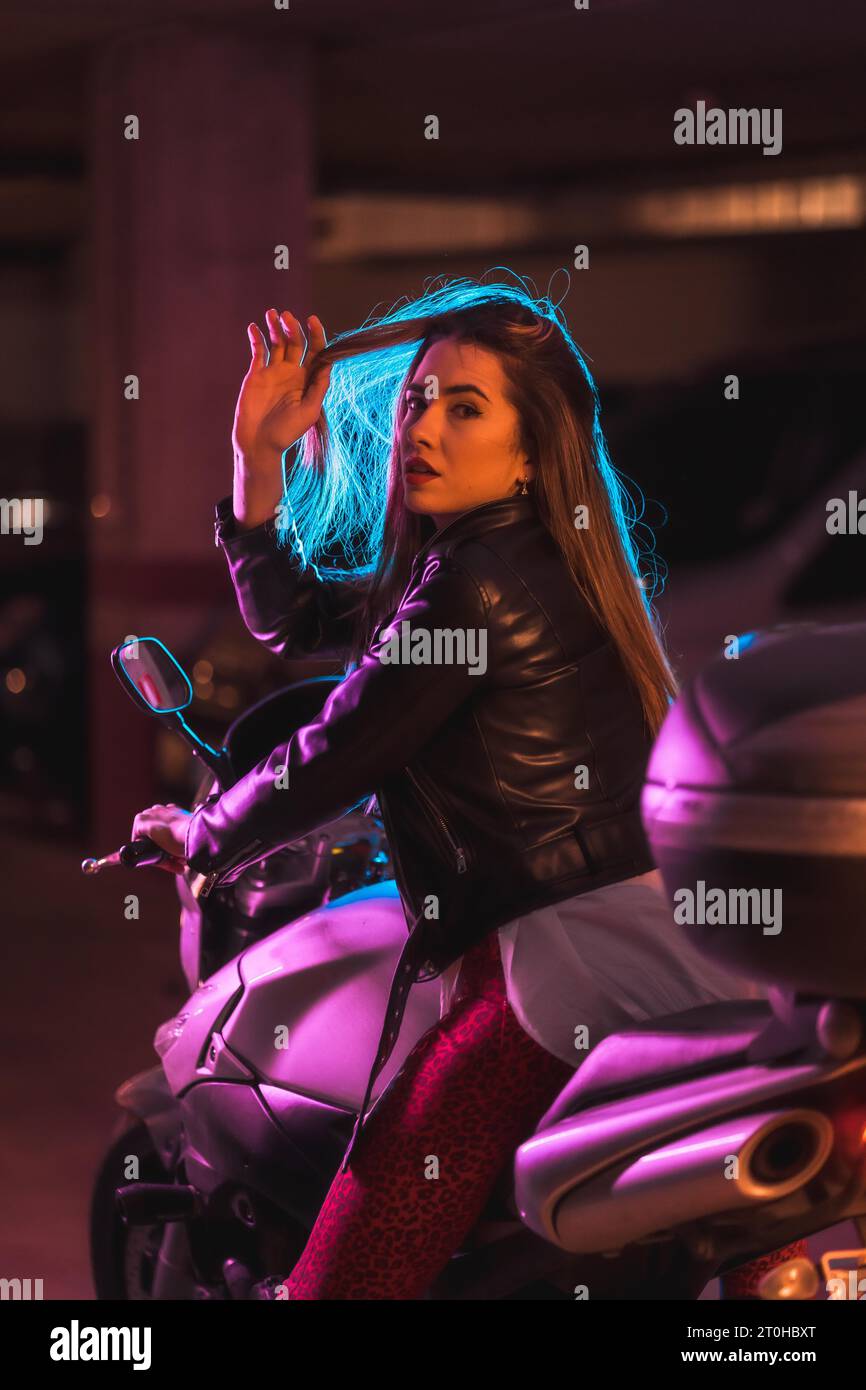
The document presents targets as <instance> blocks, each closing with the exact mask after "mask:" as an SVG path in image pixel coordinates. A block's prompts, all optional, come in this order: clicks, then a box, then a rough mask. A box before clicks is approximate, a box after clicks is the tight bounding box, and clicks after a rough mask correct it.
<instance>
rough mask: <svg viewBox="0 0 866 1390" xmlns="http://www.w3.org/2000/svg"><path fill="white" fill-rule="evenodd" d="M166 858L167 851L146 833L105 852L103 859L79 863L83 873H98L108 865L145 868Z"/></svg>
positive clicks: (86, 860)
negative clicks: (107, 852) (111, 852)
mask: <svg viewBox="0 0 866 1390" xmlns="http://www.w3.org/2000/svg"><path fill="white" fill-rule="evenodd" d="M167 858H168V853H167V852H166V850H164V849H160V847H159V845H157V844H155V843H154V841H153V840H151V839H149V838H148V837H147V836H146V835H142V836H141V838H140V839H137V840H130V841H129V843H128V844H125V845H121V847H120V849H119V850H117V851H116V852H115V853H114V854H107V855H106V856H105V857H104V858H103V859H85V860H83V861H82V864H81V872H82V873H83V874H98V873H99V872H100V870H101V869H106V868H108V867H109V866H111V867H112V868H113V867H116V866H118V865H119V866H121V867H122V868H124V869H145V868H149V867H150V866H151V865H152V864H161V863H162V861H163V860H164V859H167Z"/></svg>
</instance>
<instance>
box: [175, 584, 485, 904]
mask: <svg viewBox="0 0 866 1390" xmlns="http://www.w3.org/2000/svg"><path fill="white" fill-rule="evenodd" d="M403 624H408V625H409V633H410V634H411V633H416V634H417V633H418V631H419V629H425V630H426V631H427V632H428V633H430V634H431V635H432V634H433V630H434V629H440V630H441V629H449V630H450V629H456V630H457V631H458V632H459V631H461V630H463V631H464V632H465V629H467V628H474V629H478V630H479V637H478V639H477V644H476V647H475V651H476V653H477V652H478V651H479V650H480V651H482V652H483V653H484V654H485V655H484V660H483V662H481V661H479V662H478V663H477V669H476V668H474V667H473V666H472V665H471V664H470V663H468V662H466V661H464V662H457V661H454V662H451V663H449V662H447V661H443V662H442V663H441V664H430V662H429V660H428V662H427V663H420V662H419V663H413V662H408V661H399V660H398V661H393V660H389V659H388V657H389V656H392V655H393V654H394V640H395V636H396V637H400V635H401V633H404V634H405V631H406V629H405V628H403V626H402V625H403ZM408 645H409V644H408V643H405V642H404V643H403V651H404V652H405V650H406V647H407V646H408ZM416 651H417V649H416ZM486 651H487V611H486V604H485V600H484V597H483V596H482V593H481V591H480V589H479V587H478V585H477V583H476V582H475V580H474V578H473V577H472V576H471V574H469V572H468V571H467V570H465V569H464V568H463V567H461V566H460V565H459V564H458V563H456V562H455V561H454V560H453V559H450V558H449V559H444V558H441V557H430V558H429V559H428V561H427V564H426V566H425V568H424V571H423V574H422V575H421V576H420V578H413V580H412V581H411V582H410V585H409V587H408V588H407V590H406V593H405V594H404V596H403V599H402V601H401V603H400V605H399V607H398V609H397V611H396V613H395V614H394V615H393V616H392V618H391V620H390V623H389V624H388V625H387V626H386V627H383V628H382V629H380V630H379V632H378V633H377V634H376V639H375V641H374V642H373V643H372V644H371V645H370V647H369V648H368V650H367V651H366V652H365V653H364V655H363V658H362V660H361V662H360V664H359V665H358V666H357V667H356V669H355V670H354V671H352V672H351V673H350V674H349V675H348V676H346V677H345V678H344V679H343V680H342V681H341V682H340V683H339V684H338V685H337V686H336V687H335V688H334V690H332V692H331V694H330V695H329V696H328V699H327V700H326V701H325V704H324V706H323V708H322V711H321V713H320V714H319V716H318V717H317V718H316V720H315V721H314V722H313V723H311V724H306V725H304V726H303V727H302V728H300V729H298V730H297V731H296V732H295V733H294V734H293V735H292V736H291V738H290V739H289V740H288V742H286V743H283V744H280V745H279V746H278V747H277V748H275V749H274V751H273V752H272V753H271V755H270V757H268V758H265V759H264V760H263V761H262V762H260V763H259V764H258V766H257V767H255V768H253V770H252V771H251V772H249V773H247V775H246V776H245V777H242V778H241V779H240V781H239V782H237V783H236V784H235V785H234V786H233V787H230V788H229V789H228V790H227V791H225V792H223V793H222V795H221V796H218V797H213V798H211V799H210V801H207V802H205V803H204V804H203V805H202V806H200V807H199V808H198V809H197V810H196V811H195V812H194V813H193V815H192V816H191V818H190V822H189V825H188V827H187V836H186V854H185V857H186V860H187V862H188V863H189V865H190V866H191V867H192V868H193V869H195V870H196V871H198V872H200V873H205V874H210V873H219V874H220V881H221V882H224V883H229V882H232V881H233V879H234V878H236V877H237V876H238V874H239V873H240V872H241V871H242V870H243V869H244V868H245V867H247V865H248V864H251V863H254V862H255V860H256V859H261V858H264V857H266V856H267V855H268V854H271V853H273V851H274V850H277V849H280V848H282V846H284V845H286V844H289V843H291V841H293V840H296V839H298V838H299V837H300V836H302V835H307V834H309V833H310V832H311V831H312V830H315V829H316V828H317V827H318V826H320V825H323V824H325V823H326V822H328V821H329V820H333V819H335V818H336V817H337V816H339V815H340V814H341V813H342V812H343V811H344V810H345V807H346V806H348V805H352V804H354V803H356V802H357V801H358V800H360V798H361V797H363V796H364V795H366V794H368V793H370V792H371V791H373V790H375V789H376V788H377V787H378V786H380V785H381V784H382V783H383V782H385V781H386V780H387V779H388V778H389V777H390V776H392V775H393V774H395V773H398V772H399V771H400V770H401V769H402V768H403V767H404V766H405V765H406V764H407V763H408V762H410V761H411V759H412V758H413V757H414V756H415V754H416V753H417V752H418V751H419V750H420V749H421V748H422V747H423V746H424V745H425V744H426V743H427V742H429V740H430V738H431V737H432V736H433V735H434V734H435V732H436V730H437V729H438V728H439V727H440V726H441V725H442V724H443V722H444V721H445V720H446V719H447V718H448V716H449V715H450V714H451V713H452V711H453V710H454V709H456V708H457V707H458V706H459V705H461V704H462V702H463V701H465V700H468V699H471V698H472V697H473V696H474V695H476V694H477V693H478V692H479V690H481V689H483V688H484V687H485V686H487V685H488V684H489V681H490V678H491V665H490V663H489V662H488V660H487V656H486ZM482 668H483V669H482Z"/></svg>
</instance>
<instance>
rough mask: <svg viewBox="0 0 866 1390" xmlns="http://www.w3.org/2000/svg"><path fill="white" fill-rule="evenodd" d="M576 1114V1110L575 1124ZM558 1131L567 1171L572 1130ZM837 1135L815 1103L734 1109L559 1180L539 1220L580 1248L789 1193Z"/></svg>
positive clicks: (609, 1246) (613, 1244)
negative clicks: (571, 1181)
mask: <svg viewBox="0 0 866 1390" xmlns="http://www.w3.org/2000/svg"><path fill="white" fill-rule="evenodd" d="M580 1123H581V1117H580V1115H578V1116H576V1118H575V1127H576V1129H577V1131H579V1129H580ZM537 1137H538V1139H541V1138H542V1136H540V1135H539V1136H537ZM551 1137H552V1136H551ZM556 1139H557V1150H558V1162H557V1167H559V1168H560V1171H561V1164H562V1159H563V1149H562V1148H560V1145H563V1146H565V1150H566V1152H567V1144H568V1133H567V1131H566V1132H560V1133H559V1134H558V1135H557V1136H556ZM833 1140H834V1131H833V1125H832V1123H831V1121H830V1120H829V1119H828V1118H827V1116H826V1115H824V1114H822V1113H821V1112H820V1111H818V1110H805V1109H801V1110H780V1111H765V1112H763V1113H762V1114H758V1115H734V1116H731V1117H730V1118H729V1119H727V1120H724V1121H722V1122H721V1123H719V1124H716V1125H713V1126H711V1127H709V1128H707V1129H701V1130H697V1131H694V1132H692V1133H690V1134H684V1135H681V1136H680V1137H679V1138H678V1139H675V1140H673V1141H672V1142H671V1143H669V1144H665V1145H664V1146H663V1147H662V1148H659V1149H653V1150H652V1151H651V1152H649V1153H644V1154H641V1155H640V1157H639V1158H636V1159H633V1160H631V1161H629V1162H627V1163H625V1164H621V1165H619V1166H618V1167H617V1168H614V1169H612V1170H607V1171H606V1172H604V1173H601V1174H599V1175H598V1176H597V1177H595V1178H591V1179H590V1180H589V1181H588V1182H585V1183H581V1184H580V1185H579V1186H578V1187H575V1188H573V1189H572V1190H571V1191H568V1190H566V1189H563V1188H560V1190H559V1192H558V1193H556V1192H554V1193H552V1194H551V1197H550V1198H549V1199H547V1200H546V1201H545V1204H544V1207H545V1210H544V1213H542V1215H543V1217H544V1225H546V1226H547V1227H548V1229H546V1230H543V1229H540V1227H539V1226H537V1225H534V1226H533V1229H535V1230H537V1231H538V1232H539V1234H541V1235H545V1236H546V1237H547V1239H548V1240H553V1241H554V1242H555V1243H556V1244H557V1245H559V1246H561V1247H562V1248H563V1249H565V1250H569V1251H573V1252H574V1253H584V1254H591V1253H595V1252H598V1251H608V1250H610V1251H613V1250H620V1249H622V1247H623V1246H625V1245H628V1244H631V1243H632V1242H633V1241H636V1240H641V1239H643V1238H644V1237H647V1236H652V1235H657V1234H659V1233H661V1232H663V1231H667V1230H670V1229H671V1228H674V1227H677V1226H681V1225H683V1224H684V1223H685V1222H689V1221H700V1220H702V1219H704V1218H706V1217H708V1216H713V1215H715V1214H717V1213H721V1212H725V1211H735V1210H737V1209H742V1208H747V1207H754V1206H760V1205H762V1204H763V1203H765V1202H773V1201H777V1200H778V1199H779V1198H781V1197H787V1196H788V1195H789V1194H790V1193H791V1192H796V1191H797V1190H798V1189H799V1188H801V1187H802V1186H803V1185H804V1184H805V1183H807V1182H809V1180H810V1179H811V1178H813V1177H814V1176H815V1174H816V1173H817V1172H818V1171H819V1170H820V1169H821V1168H822V1167H823V1165H824V1163H825V1162H826V1161H827V1158H828V1156H829V1154H830V1151H831V1149H832V1147H833ZM532 1142H534V1141H530V1143H532ZM530 1163H531V1159H530ZM538 1177H540V1175H538ZM538 1177H537V1178H536V1180H535V1181H534V1182H533V1186H535V1188H536V1191H538V1190H539V1187H540V1185H541V1184H540V1182H539V1181H538Z"/></svg>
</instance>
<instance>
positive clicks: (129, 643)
mask: <svg viewBox="0 0 866 1390" xmlns="http://www.w3.org/2000/svg"><path fill="white" fill-rule="evenodd" d="M115 650H116V660H114V661H113V664H114V669H115V671H116V672H117V673H118V675H119V676H120V677H121V680H122V681H123V682H124V683H125V687H126V689H127V690H128V691H129V693H130V694H132V695H133V696H134V698H135V699H136V700H137V701H138V702H139V703H140V704H143V705H144V706H145V708H146V709H147V710H149V711H150V713H151V714H177V713H178V712H179V711H180V710H182V709H186V708H187V707H188V706H189V705H191V704H192V683H191V682H190V679H189V676H188V675H187V674H186V671H185V670H184V669H183V667H182V666H181V665H180V663H179V662H178V661H177V660H175V658H174V657H173V656H172V654H171V652H170V651H169V650H168V647H166V646H165V645H164V644H163V643H162V642H160V640H159V638H158V637H128V638H127V640H126V641H125V642H122V643H121V644H120V646H119V647H117V648H116V649H115ZM114 655H115V653H113V654H112V657H113V658H114Z"/></svg>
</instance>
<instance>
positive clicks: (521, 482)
mask: <svg viewBox="0 0 866 1390" xmlns="http://www.w3.org/2000/svg"><path fill="white" fill-rule="evenodd" d="M516 487H517V491H518V493H519V495H520V496H521V497H526V495H527V493H528V492H529V483H528V482H527V481H526V479H525V478H518V479H517V483H516Z"/></svg>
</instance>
